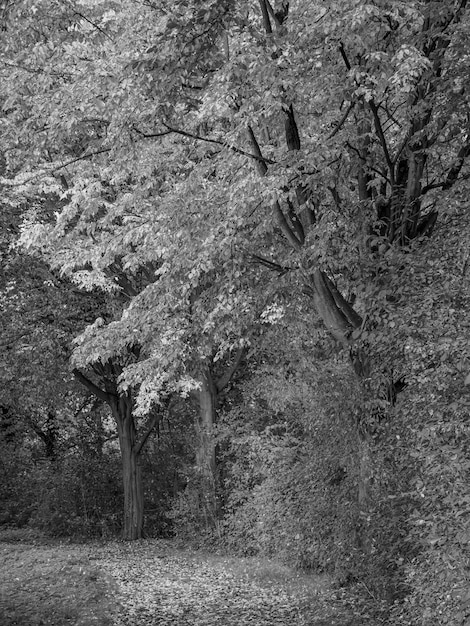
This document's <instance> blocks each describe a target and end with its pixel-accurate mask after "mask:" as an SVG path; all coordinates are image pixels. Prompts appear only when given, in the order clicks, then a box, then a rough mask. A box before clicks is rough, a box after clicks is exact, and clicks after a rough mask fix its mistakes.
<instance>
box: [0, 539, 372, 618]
mask: <svg viewBox="0 0 470 626" xmlns="http://www.w3.org/2000/svg"><path fill="white" fill-rule="evenodd" d="M378 623H380V622H377V619H374V618H373V617H372V615H369V614H368V611H367V606H366V605H365V604H361V603H357V602H356V601H354V600H352V598H351V597H348V595H347V594H346V593H344V592H341V591H339V590H337V589H336V590H335V589H333V588H332V587H331V586H330V583H329V581H328V580H327V579H326V578H324V577H319V576H312V575H305V574H302V573H299V572H297V571H295V570H292V569H290V568H288V567H286V566H283V565H281V564H279V563H276V562H274V561H269V560H265V559H258V558H237V557H227V556H216V555H213V554H207V553H203V552H201V551H196V550H190V549H188V548H186V549H183V548H180V547H176V546H175V544H174V542H172V541H166V540H160V539H149V540H143V541H137V542H132V543H125V542H119V541H107V542H90V543H70V542H59V541H52V540H47V539H44V538H43V537H41V536H39V535H37V534H35V533H27V532H26V533H25V532H21V533H16V532H12V531H7V532H5V531H0V624H1V625H2V626H46V625H47V626H94V625H99V626H147V625H148V626H186V625H187V626H222V625H223V626H232V625H233V626H268V625H270V626H284V625H285V626H363V625H372V624H374V626H376V625H377V624H378Z"/></svg>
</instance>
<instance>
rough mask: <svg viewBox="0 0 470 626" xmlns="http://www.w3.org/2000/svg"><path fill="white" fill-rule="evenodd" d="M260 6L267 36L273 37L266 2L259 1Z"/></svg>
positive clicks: (263, 0)
mask: <svg viewBox="0 0 470 626" xmlns="http://www.w3.org/2000/svg"><path fill="white" fill-rule="evenodd" d="M259 6H260V8H261V15H262V17H263V25H264V30H265V31H266V34H267V35H272V32H273V29H272V27H271V20H270V19H269V13H268V7H267V5H266V1H265V0H259Z"/></svg>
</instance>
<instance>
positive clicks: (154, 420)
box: [134, 411, 163, 456]
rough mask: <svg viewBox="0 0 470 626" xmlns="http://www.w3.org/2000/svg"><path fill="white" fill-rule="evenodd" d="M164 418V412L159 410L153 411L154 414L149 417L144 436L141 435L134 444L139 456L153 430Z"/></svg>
mask: <svg viewBox="0 0 470 626" xmlns="http://www.w3.org/2000/svg"><path fill="white" fill-rule="evenodd" d="M162 420H163V413H161V412H157V411H154V413H152V415H151V416H150V417H149V419H148V420H147V423H146V425H145V428H144V432H143V434H142V436H141V437H140V440H139V442H138V443H136V444H135V446H134V451H135V454H136V455H137V456H138V455H139V454H140V453H141V451H142V449H143V447H144V446H145V444H146V443H147V440H148V438H149V437H150V435H151V433H152V431H153V430H154V429H155V426H156V425H157V424H158V423H160V422H161V421H162Z"/></svg>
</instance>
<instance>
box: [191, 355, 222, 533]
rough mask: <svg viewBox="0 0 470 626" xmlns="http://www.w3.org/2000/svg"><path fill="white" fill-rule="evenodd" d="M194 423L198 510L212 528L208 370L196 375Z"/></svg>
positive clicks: (212, 409) (213, 396) (212, 414)
mask: <svg viewBox="0 0 470 626" xmlns="http://www.w3.org/2000/svg"><path fill="white" fill-rule="evenodd" d="M200 383H201V387H200V389H199V391H198V403H199V412H198V421H197V423H196V436H197V447H196V466H197V468H198V472H199V475H200V478H201V482H202V490H201V498H202V502H201V505H202V509H203V511H204V515H205V517H206V522H207V523H208V524H209V525H211V526H212V525H213V524H214V523H215V521H216V520H217V517H218V505H217V466H216V458H215V452H216V451H215V442H214V426H215V423H216V405H217V387H216V385H215V382H214V380H213V378H212V374H211V372H210V369H209V367H206V368H205V370H204V371H203V372H202V374H201V376H200Z"/></svg>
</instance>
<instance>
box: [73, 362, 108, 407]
mask: <svg viewBox="0 0 470 626" xmlns="http://www.w3.org/2000/svg"><path fill="white" fill-rule="evenodd" d="M72 374H73V375H74V376H75V378H76V379H77V380H78V381H79V382H80V383H82V385H84V386H85V387H86V388H87V389H88V390H89V391H91V393H93V394H94V395H95V396H96V397H97V398H99V399H100V400H103V402H106V404H111V401H112V398H115V397H116V396H115V395H114V394H112V393H109V392H107V391H103V390H102V389H100V387H98V385H95V383H94V382H93V381H91V380H90V379H89V378H87V377H86V376H85V375H84V374H82V372H80V370H78V369H73V370H72Z"/></svg>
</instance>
